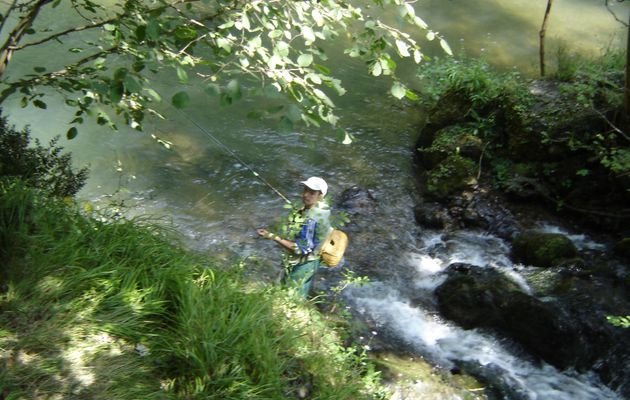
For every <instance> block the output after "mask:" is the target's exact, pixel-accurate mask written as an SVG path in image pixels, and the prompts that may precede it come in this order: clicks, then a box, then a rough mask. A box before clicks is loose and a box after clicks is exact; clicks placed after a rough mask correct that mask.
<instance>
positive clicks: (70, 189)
mask: <svg viewBox="0 0 630 400" xmlns="http://www.w3.org/2000/svg"><path fill="white" fill-rule="evenodd" d="M58 141H59V137H56V138H54V139H53V140H51V141H50V143H49V145H48V146H47V147H44V146H42V145H41V144H40V142H39V140H37V139H35V146H29V145H30V142H31V138H30V132H29V130H28V128H25V129H23V130H21V131H17V130H16V129H15V127H14V126H9V125H8V122H7V119H6V117H4V116H1V115H0V149H2V152H0V178H6V177H12V178H20V179H22V180H23V181H24V182H26V183H27V184H29V185H30V186H33V187H35V188H40V189H44V190H46V191H47V192H48V193H49V194H51V195H53V196H58V197H67V196H74V195H75V194H76V193H77V192H78V191H79V190H80V189H81V188H82V187H83V185H84V184H85V181H86V179H87V175H88V171H87V169H86V168H82V169H80V170H78V171H74V170H73V168H72V159H71V157H72V156H71V154H70V153H65V154H62V150H63V147H60V146H59V145H58V144H57V142H58Z"/></svg>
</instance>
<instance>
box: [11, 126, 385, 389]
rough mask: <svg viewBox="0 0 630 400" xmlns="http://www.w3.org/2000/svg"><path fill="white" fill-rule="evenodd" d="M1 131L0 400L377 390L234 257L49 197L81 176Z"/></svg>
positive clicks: (313, 316) (336, 345)
mask: <svg viewBox="0 0 630 400" xmlns="http://www.w3.org/2000/svg"><path fill="white" fill-rule="evenodd" d="M1 127H2V128H3V130H2V137H3V139H7V138H8V139H14V140H13V141H8V142H7V141H5V142H4V144H3V151H4V153H3V154H4V156H5V157H4V158H3V159H2V160H1V162H0V167H2V168H0V170H1V171H2V173H3V175H2V178H1V179H0V261H1V262H2V269H1V270H0V397H1V398H3V399H18V398H31V399H34V398H50V399H169V398H187V399H196V398H199V399H201V398H203V399H210V398H213V399H245V398H247V399H254V398H268V399H269V398H277V399H280V398H307V397H308V398H312V399H318V398H319V399H374V398H381V397H383V396H384V393H385V389H384V388H383V387H382V386H381V385H380V383H379V373H378V372H376V370H375V368H374V366H373V364H372V363H370V362H368V361H367V358H366V356H365V351H364V350H363V349H361V348H359V347H354V346H352V345H349V346H346V347H344V346H343V345H342V339H341V336H342V335H343V331H342V329H343V328H342V325H340V324H332V323H330V322H328V321H327V319H326V317H325V316H324V315H323V314H321V313H319V312H318V311H317V310H316V308H315V307H313V306H312V305H311V304H310V303H304V302H302V301H300V300H299V299H298V298H297V297H296V296H294V295H293V294H292V293H291V291H287V290H282V289H280V288H278V287H276V286H274V285H261V284H259V281H256V280H253V281H252V280H248V279H246V278H245V276H246V275H247V274H245V273H244V272H245V269H246V268H247V262H246V261H245V262H242V263H238V264H237V265H233V266H225V265H222V264H221V263H220V262H218V261H213V260H212V259H210V258H208V257H207V256H205V255H201V254H194V253H191V252H190V251H187V250H185V249H184V248H183V247H182V246H180V245H178V244H177V239H176V237H177V236H176V235H175V234H174V232H172V231H169V229H167V228H165V227H164V226H165V225H164V224H162V223H161V222H160V221H153V220H151V219H148V218H136V219H134V220H126V219H124V218H120V217H119V216H117V215H112V214H107V213H105V214H94V213H93V212H92V211H89V209H88V208H83V207H79V205H78V204H77V203H75V202H74V200H72V198H71V197H68V196H67V195H69V194H72V193H70V192H72V190H71V191H70V192H63V193H57V194H62V195H64V196H60V195H55V188H58V187H60V186H59V185H55V184H54V183H55V182H61V181H65V180H67V181H70V182H74V183H77V184H78V185H79V187H80V183H81V181H82V179H83V178H84V172H83V171H80V172H78V173H75V172H74V171H72V170H71V169H70V170H64V171H63V173H62V174H55V171H57V168H55V166H57V167H60V166H68V164H67V163H66V161H67V160H68V157H69V156H68V155H62V154H61V153H60V151H61V149H60V148H58V147H57V146H56V145H55V144H54V143H53V144H52V147H45V146H41V145H36V146H26V145H28V142H29V140H28V133H27V132H26V131H22V132H16V131H15V129H14V128H12V127H9V126H7V124H6V121H3V123H2V124H1ZM18 139H19V140H18ZM9 142H10V143H13V146H11V145H10V143H9ZM23 144H24V145H23ZM11 150H13V151H11ZM9 156H10V157H9ZM7 157H8V158H7ZM9 158H10V160H9ZM15 160H21V161H22V164H21V165H24V166H37V167H38V168H36V171H40V172H41V173H40V174H33V170H32V169H31V168H26V169H24V170H18V169H15V168H9V167H11V166H12V164H10V163H8V162H14V161H15ZM43 160H45V161H47V162H48V167H49V170H48V172H47V173H44V172H45V170H44V169H42V165H40V163H41V162H42V161H43ZM13 166H14V165H13ZM57 172H58V171H57ZM53 178H54V179H53ZM66 178H67V179H66ZM72 188H73V189H77V187H74V186H73V187H72ZM257 282H258V283H257Z"/></svg>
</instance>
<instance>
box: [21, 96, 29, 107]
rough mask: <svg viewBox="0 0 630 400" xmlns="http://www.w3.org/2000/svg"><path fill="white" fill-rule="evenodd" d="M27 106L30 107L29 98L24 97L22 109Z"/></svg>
mask: <svg viewBox="0 0 630 400" xmlns="http://www.w3.org/2000/svg"><path fill="white" fill-rule="evenodd" d="M26 106H28V98H26V97H22V99H21V100H20V107H22V108H25V107H26Z"/></svg>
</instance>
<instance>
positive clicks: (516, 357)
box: [345, 232, 620, 400]
mask: <svg viewBox="0 0 630 400" xmlns="http://www.w3.org/2000/svg"><path fill="white" fill-rule="evenodd" d="M456 237H457V240H455V239H454V238H453V237H449V238H444V237H442V236H441V235H439V234H437V233H425V234H424V240H423V242H424V243H425V244H427V246H426V247H424V248H422V249H419V250H418V251H419V252H417V253H414V252H411V253H408V254H406V255H405V256H404V257H403V258H402V260H403V262H404V263H406V265H401V269H403V268H404V267H407V268H411V269H412V270H413V271H415V275H413V276H414V280H413V282H408V284H409V285H411V286H413V287H415V288H416V289H420V290H417V291H414V292H413V296H414V299H413V300H411V299H409V298H408V297H407V296H408V295H406V294H405V293H404V292H403V291H401V290H399V287H395V286H394V285H395V284H392V282H389V281H385V280H382V281H373V282H371V283H370V284H369V285H366V286H364V287H353V288H351V289H349V290H347V291H346V293H345V295H346V298H347V300H348V301H349V302H350V303H351V304H352V306H353V307H354V308H355V309H356V311H357V312H358V313H359V314H361V315H362V317H363V318H365V319H366V320H369V321H371V323H372V324H373V326H374V327H375V329H377V330H383V331H385V332H386V333H387V335H389V336H390V337H395V338H396V340H397V341H400V342H401V343H403V344H404V347H405V348H410V349H413V351H414V352H416V353H417V354H419V355H421V356H422V357H424V358H425V359H428V360H430V361H431V362H433V363H435V364H436V365H439V366H441V367H443V368H446V369H451V368H457V367H460V366H464V367H465V368H466V369H467V370H470V369H472V370H473V373H474V374H475V375H477V376H480V377H481V378H482V379H485V380H488V381H489V382H491V383H493V384H495V385H497V384H499V385H501V386H503V390H504V391H507V392H508V393H509V394H508V396H509V397H510V398H520V399H532V400H538V399H541V400H542V399H555V400H575V399H582V400H591V399H592V400H601V399H620V397H619V396H618V395H617V394H616V393H614V392H613V391H611V390H610V389H609V388H607V387H605V386H604V385H602V384H601V383H600V382H599V381H598V379H597V378H596V377H595V376H594V375H593V374H577V373H576V372H575V371H570V370H567V371H560V370H558V369H556V368H554V367H553V366H551V365H549V364H546V363H536V362H533V361H530V360H529V359H528V357H527V356H525V355H523V354H518V353H517V352H516V351H517V350H514V349H513V348H511V347H510V346H509V344H507V343H504V342H501V341H499V340H498V339H497V338H495V337H493V336H491V335H489V334H487V333H483V332H480V331H478V330H475V329H472V330H464V329H462V328H460V327H458V326H457V325H454V324H452V323H450V322H448V321H445V320H444V319H442V318H441V317H440V316H439V314H438V313H437V312H435V311H434V310H431V309H430V307H424V305H425V304H427V303H430V301H429V302H427V301H422V300H419V299H418V296H426V297H433V291H434V289H435V288H436V287H437V286H439V284H441V283H442V282H443V280H444V279H445V278H444V276H443V274H441V273H442V272H443V271H444V269H445V268H446V267H447V266H448V265H449V264H450V263H452V262H462V263H467V264H472V265H477V266H478V268H495V267H496V268H500V269H501V270H503V271H504V272H505V273H506V275H507V276H508V277H510V278H511V279H512V280H514V281H515V282H517V283H518V284H520V285H521V286H522V287H523V288H524V289H526V290H529V289H528V288H527V285H526V283H525V281H524V279H523V278H522V277H521V276H520V275H519V274H518V273H517V272H516V271H515V270H513V269H512V268H509V267H511V264H509V261H508V259H507V253H506V252H507V251H508V250H509V248H508V247H507V245H505V243H503V241H502V240H501V239H498V238H496V237H492V236H488V235H482V234H475V233H473V232H466V233H462V234H457V235H456ZM429 254H431V255H429ZM506 271H507V272H506ZM416 304H422V305H423V306H422V307H421V306H419V305H416Z"/></svg>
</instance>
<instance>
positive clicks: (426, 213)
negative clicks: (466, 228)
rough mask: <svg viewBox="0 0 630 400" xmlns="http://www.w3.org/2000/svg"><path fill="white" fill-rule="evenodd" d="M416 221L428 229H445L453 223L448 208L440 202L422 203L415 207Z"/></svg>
mask: <svg viewBox="0 0 630 400" xmlns="http://www.w3.org/2000/svg"><path fill="white" fill-rule="evenodd" d="M414 215H415V217H416V222H417V223H418V224H420V226H422V227H424V228H428V229H444V228H446V227H448V226H450V225H452V224H453V222H452V220H453V219H452V218H451V216H450V215H449V213H448V210H447V209H446V208H445V207H443V206H442V205H440V204H439V203H422V204H419V205H417V206H416V207H415V208H414Z"/></svg>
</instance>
